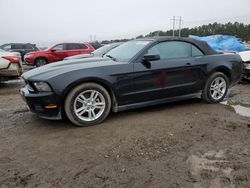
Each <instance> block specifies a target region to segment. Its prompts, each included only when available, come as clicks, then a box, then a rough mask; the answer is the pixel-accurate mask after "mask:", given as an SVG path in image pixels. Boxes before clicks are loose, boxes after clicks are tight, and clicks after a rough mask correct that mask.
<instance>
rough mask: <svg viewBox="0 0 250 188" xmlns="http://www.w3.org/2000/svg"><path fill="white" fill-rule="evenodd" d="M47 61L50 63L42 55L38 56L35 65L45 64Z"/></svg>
mask: <svg viewBox="0 0 250 188" xmlns="http://www.w3.org/2000/svg"><path fill="white" fill-rule="evenodd" d="M47 63H48V61H47V60H46V59H45V58H42V57H40V58H37V59H36V60H35V65H36V66H37V67H41V66H44V65H46V64H47Z"/></svg>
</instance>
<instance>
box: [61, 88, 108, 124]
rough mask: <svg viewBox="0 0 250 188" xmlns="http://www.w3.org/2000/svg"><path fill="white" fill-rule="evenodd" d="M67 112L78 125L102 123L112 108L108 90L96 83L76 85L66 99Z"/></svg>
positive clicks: (70, 118)
mask: <svg viewBox="0 0 250 188" xmlns="http://www.w3.org/2000/svg"><path fill="white" fill-rule="evenodd" d="M64 107H65V113H66V115H67V117H68V118H69V120H70V121H71V122H72V123H74V124H75V125H77V126H90V125H95V124H98V123H101V122H102V121H104V120H105V119H106V117H107V116H108V114H109V112H110V109H111V99H110V95H109V93H108V92H107V90H106V89H105V88H104V87H102V86H100V85H99V84H96V83H84V84H81V85H79V86H77V87H75V88H74V89H73V90H72V91H70V93H69V94H68V96H67V98H66V100H65V105H64Z"/></svg>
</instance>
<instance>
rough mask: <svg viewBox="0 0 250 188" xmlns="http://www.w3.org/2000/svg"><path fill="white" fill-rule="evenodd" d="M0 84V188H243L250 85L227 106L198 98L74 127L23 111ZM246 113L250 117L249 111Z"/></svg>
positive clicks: (248, 164) (247, 180)
mask: <svg viewBox="0 0 250 188" xmlns="http://www.w3.org/2000/svg"><path fill="white" fill-rule="evenodd" d="M20 87H21V83H20V82H10V83H5V84H0V99H1V102H0V187H42V188H43V187H46V188H47V187H171V188H177V187H181V188H183V187H185V188H189V187H194V188H200V187H201V188H222V187H227V188H237V187H240V188H241V187H244V188H245V187H246V188H249V187H250V136H249V135H250V117H244V116H241V115H239V114H237V113H236V112H235V110H234V108H233V107H237V106H239V105H242V106H244V107H245V111H246V112H245V115H247V113H248V111H247V110H249V108H248V107H249V106H250V95H249V93H250V85H249V84H244V85H237V86H235V87H234V88H233V89H232V90H231V93H230V95H229V99H228V104H230V105H233V106H230V105H223V104H205V103H204V102H202V101H201V100H199V99H192V100H186V101H182V102H177V103H170V104H165V105H160V106H155V107H149V108H143V109H137V110H131V111H126V112H122V113H118V114H112V115H110V116H109V118H108V119H107V120H106V121H105V122H104V123H102V124H101V125H98V126H93V127H87V128H77V127H75V126H73V125H72V124H71V123H70V122H68V121H49V120H43V119H40V118H39V117H37V116H36V115H35V114H32V113H31V112H29V111H27V109H26V106H25V103H24V102H23V101H22V99H21V97H20V96H19V93H18V89H19V88H20ZM249 115H250V114H249Z"/></svg>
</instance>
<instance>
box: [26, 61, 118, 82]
mask: <svg viewBox="0 0 250 188" xmlns="http://www.w3.org/2000/svg"><path fill="white" fill-rule="evenodd" d="M117 64H123V63H121V62H116V61H112V60H111V59H109V58H101V57H96V58H95V57H92V58H86V59H74V60H73V59H72V60H64V61H60V62H56V63H51V64H48V65H45V66H42V67H39V68H35V69H33V70H30V71H28V72H26V73H24V74H23V75H22V77H23V78H24V79H25V80H34V81H38V80H40V81H44V80H48V79H50V78H52V77H56V76H58V75H61V74H64V73H69V72H74V71H79V70H86V69H92V68H98V67H103V66H111V65H117Z"/></svg>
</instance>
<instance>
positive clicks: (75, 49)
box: [24, 43, 95, 67]
mask: <svg viewBox="0 0 250 188" xmlns="http://www.w3.org/2000/svg"><path fill="white" fill-rule="evenodd" d="M94 50H95V49H94V48H93V46H91V45H90V44H88V43H60V44H56V45H53V46H52V47H50V48H48V49H46V50H43V51H36V52H30V53H28V54H26V55H25V56H24V61H25V62H26V63H27V64H28V65H36V66H37V67H40V66H43V65H45V64H47V63H52V62H56V61H62V60H63V59H64V58H66V57H69V56H73V55H78V54H90V53H91V52H93V51H94Z"/></svg>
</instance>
